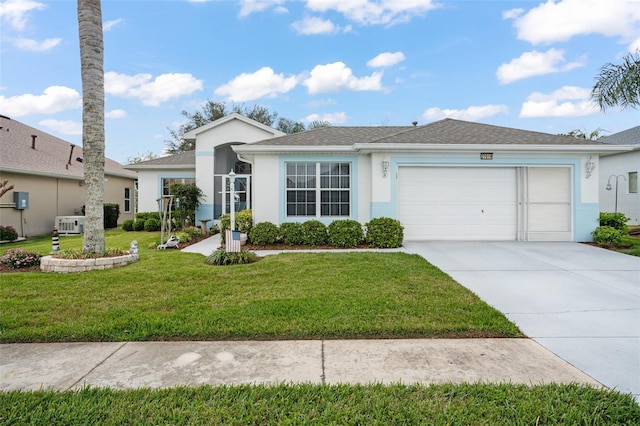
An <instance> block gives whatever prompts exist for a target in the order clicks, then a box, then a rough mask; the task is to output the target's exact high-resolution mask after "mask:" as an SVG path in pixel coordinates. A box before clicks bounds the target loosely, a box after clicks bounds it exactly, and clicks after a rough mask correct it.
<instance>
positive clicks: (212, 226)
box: [209, 223, 220, 235]
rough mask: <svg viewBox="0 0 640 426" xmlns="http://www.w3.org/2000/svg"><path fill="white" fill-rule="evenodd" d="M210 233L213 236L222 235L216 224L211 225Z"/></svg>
mask: <svg viewBox="0 0 640 426" xmlns="http://www.w3.org/2000/svg"><path fill="white" fill-rule="evenodd" d="M209 232H210V233H211V234H212V235H216V234H219V233H220V227H219V226H218V225H216V224H215V223H214V224H213V225H211V226H210V227H209Z"/></svg>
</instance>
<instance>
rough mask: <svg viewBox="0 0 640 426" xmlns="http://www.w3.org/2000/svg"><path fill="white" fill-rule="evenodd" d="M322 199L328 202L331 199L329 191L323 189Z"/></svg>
mask: <svg viewBox="0 0 640 426" xmlns="http://www.w3.org/2000/svg"><path fill="white" fill-rule="evenodd" d="M320 201H321V202H323V203H326V202H327V201H329V191H321V192H320Z"/></svg>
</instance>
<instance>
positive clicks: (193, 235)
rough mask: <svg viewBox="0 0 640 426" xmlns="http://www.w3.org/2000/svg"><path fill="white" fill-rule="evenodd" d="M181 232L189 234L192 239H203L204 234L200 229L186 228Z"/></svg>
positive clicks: (194, 227)
mask: <svg viewBox="0 0 640 426" xmlns="http://www.w3.org/2000/svg"><path fill="white" fill-rule="evenodd" d="M182 231H183V232H186V233H187V234H189V235H190V236H191V238H192V239H193V238H200V237H204V232H202V228H199V227H197V226H186V227H185V228H184V229H183V230H182Z"/></svg>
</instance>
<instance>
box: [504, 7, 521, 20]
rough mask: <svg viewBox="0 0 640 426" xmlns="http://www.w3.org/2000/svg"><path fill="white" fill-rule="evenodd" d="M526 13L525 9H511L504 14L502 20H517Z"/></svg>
mask: <svg viewBox="0 0 640 426" xmlns="http://www.w3.org/2000/svg"><path fill="white" fill-rule="evenodd" d="M523 13H524V9H510V10H505V11H504V12H502V19H516V18H518V17H520V16H522V14H523Z"/></svg>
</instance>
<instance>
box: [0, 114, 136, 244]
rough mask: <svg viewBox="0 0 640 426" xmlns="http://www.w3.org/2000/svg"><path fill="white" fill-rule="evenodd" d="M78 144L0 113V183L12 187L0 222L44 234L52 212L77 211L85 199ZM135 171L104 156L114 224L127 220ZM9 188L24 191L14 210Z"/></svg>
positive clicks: (0, 208) (23, 232) (1, 202)
mask: <svg viewBox="0 0 640 426" xmlns="http://www.w3.org/2000/svg"><path fill="white" fill-rule="evenodd" d="M82 158H83V152H82V147H79V146H76V145H73V144H71V143H69V142H66V141H64V140H62V139H59V138H57V137H55V136H52V135H50V134H47V133H45V132H43V131H41V130H38V129H35V128H33V127H30V126H27V125H25V124H23V123H20V122H19V121H16V120H12V119H10V118H8V117H5V116H0V182H3V181H5V180H7V181H8V185H13V190H10V191H9V192H7V193H6V194H5V195H4V196H3V197H2V198H0V225H3V226H7V225H10V226H13V227H14V228H15V229H16V230H17V231H18V234H19V235H20V236H34V235H46V234H50V233H51V232H52V230H53V228H54V222H55V218H56V216H77V215H82V206H83V205H84V204H85V203H86V197H85V195H86V194H85V186H84V176H83V167H82ZM135 179H136V174H135V173H134V172H132V171H130V170H125V169H123V168H122V165H120V164H119V163H117V162H116V161H113V160H110V159H108V158H105V187H104V202H105V203H115V204H118V205H119V206H120V217H119V219H118V222H120V223H121V222H122V221H123V220H125V219H132V218H133V213H134V210H135V206H134V202H135V197H134V189H135ZM14 192H21V193H28V208H26V209H17V208H16V207H19V206H16V205H15V204H14V195H13V193H14Z"/></svg>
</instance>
